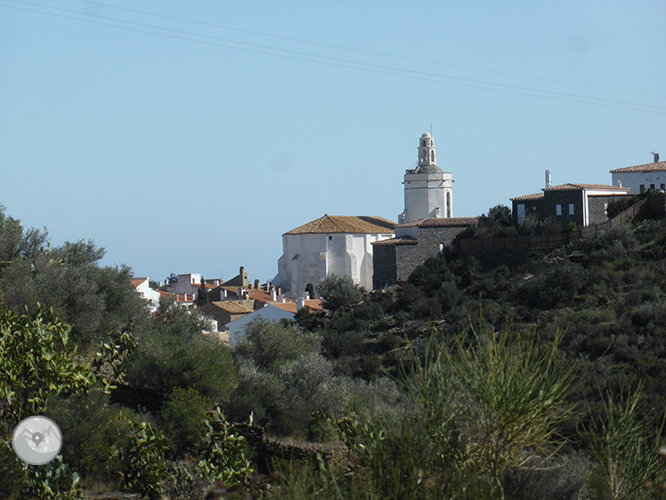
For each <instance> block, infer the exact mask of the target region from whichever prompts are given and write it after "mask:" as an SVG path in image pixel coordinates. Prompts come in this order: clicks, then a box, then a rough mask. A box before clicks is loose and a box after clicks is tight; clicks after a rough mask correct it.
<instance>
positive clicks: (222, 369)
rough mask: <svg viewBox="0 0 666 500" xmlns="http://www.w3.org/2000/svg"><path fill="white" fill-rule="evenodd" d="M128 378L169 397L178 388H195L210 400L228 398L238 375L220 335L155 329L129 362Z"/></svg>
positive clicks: (162, 395)
mask: <svg viewBox="0 0 666 500" xmlns="http://www.w3.org/2000/svg"><path fill="white" fill-rule="evenodd" d="M126 378H127V381H128V383H129V384H130V385H131V386H133V387H141V388H146V389H150V390H151V391H154V392H156V393H157V394H159V395H160V396H161V397H162V398H164V399H166V398H167V397H168V396H169V395H170V394H171V393H172V391H173V389H174V388H176V387H181V388H186V387H191V388H193V389H196V390H197V391H198V392H199V393H200V394H201V395H202V396H204V397H205V398H207V399H208V400H210V401H221V400H224V399H227V398H228V397H229V395H230V394H231V391H232V390H233V388H234V387H235V386H236V383H237V374H236V369H235V367H234V364H233V360H232V357H231V352H230V351H229V348H228V347H227V346H225V345H224V344H223V343H222V341H221V340H219V339H218V338H217V337H214V336H210V335H204V334H202V333H199V334H198V335H195V336H193V337H192V338H185V337H182V336H179V335H171V334H170V333H168V332H155V333H154V334H153V335H152V336H143V338H142V339H140V341H139V345H138V348H137V351H136V352H135V353H134V355H133V356H132V358H131V359H130V361H129V366H128V368H127V376H126Z"/></svg>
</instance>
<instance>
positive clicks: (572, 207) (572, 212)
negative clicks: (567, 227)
mask: <svg viewBox="0 0 666 500" xmlns="http://www.w3.org/2000/svg"><path fill="white" fill-rule="evenodd" d="M573 214H574V204H573V203H569V215H573Z"/></svg>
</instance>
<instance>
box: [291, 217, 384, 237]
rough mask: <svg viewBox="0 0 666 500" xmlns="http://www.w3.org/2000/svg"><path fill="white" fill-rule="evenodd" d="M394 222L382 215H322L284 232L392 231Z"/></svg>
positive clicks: (369, 232)
mask: <svg viewBox="0 0 666 500" xmlns="http://www.w3.org/2000/svg"><path fill="white" fill-rule="evenodd" d="M394 228H395V222H391V221H390V220H387V219H383V218H382V217H369V216H354V215H328V214H326V215H324V216H323V217H320V218H319V219H316V220H313V221H311V222H308V223H307V224H303V225H302V226H299V227H297V228H295V229H292V230H291V231H289V232H287V233H284V234H327V233H356V234H380V233H393V230H394Z"/></svg>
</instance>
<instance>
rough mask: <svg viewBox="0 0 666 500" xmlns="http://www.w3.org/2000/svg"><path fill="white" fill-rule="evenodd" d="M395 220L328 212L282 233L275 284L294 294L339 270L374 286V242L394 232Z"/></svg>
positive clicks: (297, 294)
mask: <svg viewBox="0 0 666 500" xmlns="http://www.w3.org/2000/svg"><path fill="white" fill-rule="evenodd" d="M394 228H395V223H394V222H391V221H389V220H387V219H383V218H381V217H369V216H340V215H327V214H326V215H324V216H323V217H320V218H319V219H316V220H313V221H311V222H308V223H307V224H304V225H302V226H299V227H297V228H295V229H292V230H291V231H289V232H287V233H285V234H283V235H282V248H283V254H282V256H281V257H280V258H279V260H278V274H277V275H276V276H275V278H274V279H273V284H274V285H275V286H279V287H281V288H282V291H283V292H284V293H285V294H286V295H287V296H288V297H291V298H296V297H299V296H301V295H302V294H303V292H304V291H305V287H306V286H307V284H308V283H312V284H313V285H315V287H316V286H317V283H318V282H319V280H321V279H323V278H325V277H326V276H330V275H331V274H337V275H340V276H349V277H350V278H352V280H353V281H354V283H356V284H358V285H361V286H363V287H365V288H367V289H370V288H371V287H372V272H373V246H372V243H373V242H376V241H379V240H383V239H388V238H391V237H393V235H394Z"/></svg>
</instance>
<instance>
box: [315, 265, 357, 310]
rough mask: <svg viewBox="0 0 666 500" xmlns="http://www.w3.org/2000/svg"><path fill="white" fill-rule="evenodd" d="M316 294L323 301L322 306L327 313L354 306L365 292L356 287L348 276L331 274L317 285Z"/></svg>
mask: <svg viewBox="0 0 666 500" xmlns="http://www.w3.org/2000/svg"><path fill="white" fill-rule="evenodd" d="M317 292H318V293H319V295H321V297H322V298H323V299H324V302H323V306H324V307H325V308H326V309H328V310H329V311H335V310H336V309H340V308H341V307H345V306H348V305H351V304H356V303H358V302H360V301H361V300H362V299H363V296H364V295H365V290H364V289H363V287H361V286H359V285H356V284H355V283H354V281H353V280H352V279H351V278H350V277H349V276H338V275H337V274H331V275H330V276H327V277H325V278H324V279H322V280H321V281H319V283H318V284H317Z"/></svg>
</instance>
